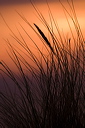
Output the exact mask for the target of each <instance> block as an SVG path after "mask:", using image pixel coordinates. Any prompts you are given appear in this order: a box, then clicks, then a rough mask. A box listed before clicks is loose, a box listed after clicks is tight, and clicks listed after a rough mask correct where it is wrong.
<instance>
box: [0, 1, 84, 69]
mask: <svg viewBox="0 0 85 128" xmlns="http://www.w3.org/2000/svg"><path fill="white" fill-rule="evenodd" d="M64 4H65V7H67V8H68V6H67V3H66V2H64ZM84 4H85V2H80V3H78V2H75V7H76V8H75V10H76V13H77V18H78V21H79V23H80V26H81V29H82V31H84V20H85V18H84V14H85V13H84V12H85V9H84ZM36 6H37V7H38V8H39V10H40V12H41V13H42V14H43V16H44V17H45V18H46V21H47V22H48V23H49V24H51V22H50V18H49V13H48V7H47V5H46V3H42V4H40V3H39V4H38V3H37V4H36ZM49 6H50V8H51V11H52V14H53V17H54V19H55V21H57V23H58V26H59V29H60V32H61V35H62V33H64V34H65V35H68V36H69V38H70V29H69V27H68V24H67V21H66V17H65V15H64V12H63V8H62V6H61V4H60V3H58V2H57V3H55V2H53V3H52V2H50V3H49ZM68 9H69V8H68ZM15 10H17V11H18V12H19V13H22V14H24V16H25V17H26V18H27V20H28V21H29V23H30V24H31V25H32V26H33V27H34V25H33V23H36V24H37V25H38V26H39V27H40V28H41V30H42V31H43V32H44V33H45V34H46V35H47V36H48V33H47V31H46V29H45V28H44V27H43V25H42V23H41V22H40V21H39V19H38V18H37V16H36V12H35V10H34V9H33V7H32V5H31V4H21V5H10V6H8V5H7V6H1V7H0V12H1V14H2V15H3V17H4V19H5V20H6V22H7V24H8V25H9V27H10V28H11V29H12V30H13V32H14V33H15V35H17V36H18V37H19V38H20V35H19V33H18V31H17V28H18V30H19V31H20V32H21V34H22V35H23V37H24V38H25V40H26V41H27V42H30V40H29V39H27V36H26V34H25V33H24V32H23V30H22V29H21V28H20V26H19V23H20V24H21V25H22V26H23V27H24V28H25V29H26V31H27V32H28V33H29V35H30V36H31V37H32V38H33V40H34V41H35V42H37V44H38V46H39V44H40V43H39V39H38V37H37V36H36V35H35V33H34V32H33V30H32V29H31V28H30V27H29V26H28V25H27V24H26V23H25V22H24V21H23V20H22V19H21V17H20V16H19V15H18V14H17V13H16V11H15ZM82 12H83V13H82ZM69 19H70V18H68V20H69ZM0 24H1V25H0V26H1V29H0V35H1V37H0V40H1V41H0V43H1V46H0V51H1V54H0V60H4V61H6V62H7V63H8V64H9V65H10V66H11V64H10V59H9V58H8V55H7V52H6V49H7V46H6V43H5V41H4V40H3V38H4V39H9V41H10V43H11V42H12V43H13V44H14V45H16V44H15V41H14V40H13V39H12V37H11V36H10V34H11V32H10V31H9V29H8V28H7V26H6V25H5V23H4V21H3V20H2V18H1V17H0ZM70 24H71V26H72V27H73V24H72V22H71V21H70ZM53 27H54V26H53ZM34 28H35V27H34ZM73 29H74V28H73ZM35 30H36V28H35ZM54 31H55V33H57V32H56V30H55V28H54ZM17 46H18V45H17ZM29 46H30V47H31V48H33V47H34V46H33V44H32V43H31V42H30V43H29ZM39 47H41V48H42V46H41V44H40V46H39ZM33 51H35V52H36V49H35V50H34V48H33ZM11 67H12V66H11Z"/></svg>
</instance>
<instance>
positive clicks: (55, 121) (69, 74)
mask: <svg viewBox="0 0 85 128" xmlns="http://www.w3.org/2000/svg"><path fill="white" fill-rule="evenodd" d="M61 4H62V3H61ZM68 4H69V2H68ZM33 6H34V5H33ZM62 6H63V9H64V11H65V14H66V13H67V14H68V15H69V16H70V18H71V20H72V21H73V24H74V27H75V30H76V35H77V39H75V37H74V35H73V32H72V28H71V26H70V23H69V21H68V19H67V22H68V25H69V28H70V32H71V34H72V41H71V40H70V39H66V38H65V39H64V40H63V36H62V35H61V33H60V31H59V28H58V26H57V25H56V23H55V20H54V18H53V15H52V13H51V10H50V8H49V5H48V8H49V12H50V21H51V26H50V25H49V24H48V23H47V21H46V20H45V18H44V16H43V15H42V14H41V13H40V11H39V10H38V9H37V8H36V7H35V6H34V8H35V10H36V11H37V14H38V16H39V19H40V21H41V22H42V24H43V25H44V26H45V28H46V29H47V30H48V33H49V35H50V39H51V40H48V38H47V37H46V35H45V33H44V32H43V31H42V30H41V29H40V26H38V25H37V24H36V23H34V27H33V26H31V25H30V23H29V22H28V21H27V19H26V18H25V17H24V16H22V15H21V14H20V13H18V14H19V16H20V17H21V18H22V19H23V20H24V21H25V22H26V23H27V24H28V25H29V26H30V27H31V28H32V29H33V31H34V32H35V33H36V34H37V37H38V38H40V40H41V43H43V45H44V49H45V50H46V52H47V55H48V56H47V55H44V53H43V52H42V51H41V49H40V48H39V47H38V46H37V43H36V42H35V41H34V40H33V37H30V36H29V33H27V32H26V30H25V29H24V28H23V26H21V28H22V29H23V31H24V32H25V34H26V35H27V36H28V37H29V38H30V40H31V41H32V42H33V43H34V45H35V47H36V49H37V51H38V52H39V55H40V58H39V57H37V56H35V54H34V53H33V52H32V51H31V49H30V48H29V46H28V44H27V42H26V41H25V40H24V38H23V36H22V35H21V33H20V32H19V34H20V37H21V39H22V40H20V39H19V38H18V37H17V36H16V35H15V34H14V33H13V31H12V30H11V29H10V30H11V33H12V36H13V38H14V39H15V41H16V42H17V43H18V44H19V45H20V46H21V47H22V48H23V49H24V50H25V52H24V54H25V55H26V57H27V58H28V59H30V60H31V61H32V62H33V63H34V64H35V65H36V68H35V67H33V66H32V65H30V63H29V61H28V60H27V59H26V58H24V57H23V56H22V55H21V54H20V52H19V51H20V49H19V48H15V47H14V46H12V44H11V43H10V42H9V41H8V40H6V42H7V45H8V47H9V49H10V53H9V52H8V54H9V57H10V58H11V60H12V61H13V63H14V64H15V66H16V68H17V70H18V74H17V73H15V72H14V71H12V70H11V69H10V67H8V66H7V64H6V63H5V62H4V61H2V62H0V70H1V72H2V78H3V83H4V87H5V91H4V92H0V126H1V127H4V128H5V127H6V128H28V127H29V128H54V127H56V128H57V127H58V128H77V127H78V128H84V127H85V121H84V120H85V89H84V88H85V87H84V84H85V80H84V79H85V49H84V48H85V47H84V46H85V41H84V37H83V34H82V32H81V29H80V25H79V23H78V20H77V17H76V13H75V9H74V5H73V2H72V6H71V4H69V6H70V8H71V11H72V14H73V15H71V14H70V13H69V12H68V11H67V10H66V8H65V7H64V5H63V4H62ZM66 18H67V17H66ZM52 24H54V25H55V28H56V30H57V31H58V34H59V38H57V37H56V35H55V33H54V31H53V25H52ZM8 27H9V26H8ZM71 43H73V44H74V47H73V46H72V45H71ZM24 69H26V70H27V71H28V73H29V74H31V75H30V76H32V77H29V75H28V74H27V73H25V70H24ZM3 73H4V75H3ZM4 76H7V77H8V78H9V79H10V81H12V84H9V82H7V81H6V79H5V77H4ZM13 87H14V89H15V90H12V88H13Z"/></svg>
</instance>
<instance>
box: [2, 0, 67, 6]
mask: <svg viewBox="0 0 85 128" xmlns="http://www.w3.org/2000/svg"><path fill="white" fill-rule="evenodd" d="M32 1H34V2H45V1H46V0H32ZM47 1H48V2H49V1H59V0H47ZM62 1H65V0H62ZM22 3H30V0H0V5H6V4H22Z"/></svg>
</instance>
